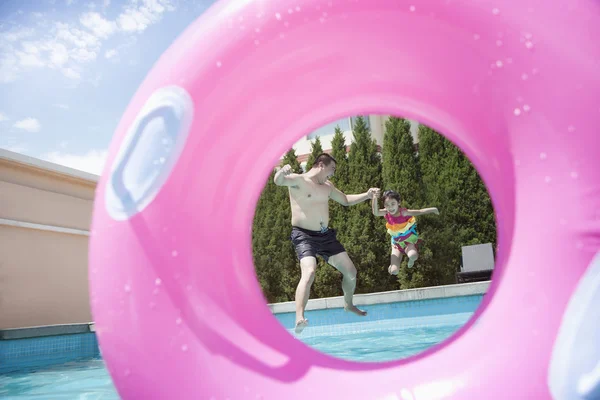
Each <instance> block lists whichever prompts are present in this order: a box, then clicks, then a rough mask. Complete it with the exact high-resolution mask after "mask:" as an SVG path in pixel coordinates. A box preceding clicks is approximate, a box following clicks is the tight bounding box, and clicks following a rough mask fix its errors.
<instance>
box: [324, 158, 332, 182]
mask: <svg viewBox="0 0 600 400" xmlns="http://www.w3.org/2000/svg"><path fill="white" fill-rule="evenodd" d="M323 172H324V173H325V177H326V178H327V179H329V178H331V177H332V176H333V174H335V163H334V162H333V161H332V162H331V163H330V164H329V165H323Z"/></svg>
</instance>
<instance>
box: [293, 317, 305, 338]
mask: <svg viewBox="0 0 600 400" xmlns="http://www.w3.org/2000/svg"><path fill="white" fill-rule="evenodd" d="M307 325H308V320H307V319H300V320H298V321H296V328H295V329H294V332H296V334H297V335H299V334H300V333H302V331H303V330H304V328H306V326H307Z"/></svg>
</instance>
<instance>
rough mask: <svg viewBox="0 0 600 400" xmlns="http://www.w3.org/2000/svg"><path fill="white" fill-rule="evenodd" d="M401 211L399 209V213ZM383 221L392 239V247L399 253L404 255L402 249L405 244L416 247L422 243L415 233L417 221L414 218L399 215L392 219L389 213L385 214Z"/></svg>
mask: <svg viewBox="0 0 600 400" xmlns="http://www.w3.org/2000/svg"><path fill="white" fill-rule="evenodd" d="M402 210H404V209H401V210H400V212H402ZM385 220H386V221H387V222H386V224H385V227H386V228H387V232H388V234H389V235H390V236H391V237H392V239H391V241H392V246H393V247H395V248H397V249H398V250H400V252H401V253H403V254H406V253H405V251H404V249H405V247H406V245H407V244H409V243H413V244H414V245H418V244H419V243H420V242H421V241H422V240H421V239H419V234H418V233H417V219H416V218H415V217H414V216H404V215H402V213H401V214H400V215H399V216H397V217H394V216H393V215H391V214H390V213H386V214H385Z"/></svg>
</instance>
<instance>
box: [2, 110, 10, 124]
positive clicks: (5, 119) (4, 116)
mask: <svg viewBox="0 0 600 400" xmlns="http://www.w3.org/2000/svg"><path fill="white" fill-rule="evenodd" d="M8 119H9V118H8V116H7V115H6V114H4V113H2V112H0V122H2V121H8Z"/></svg>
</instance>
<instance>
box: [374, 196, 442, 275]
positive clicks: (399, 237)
mask: <svg viewBox="0 0 600 400" xmlns="http://www.w3.org/2000/svg"><path fill="white" fill-rule="evenodd" d="M379 195H380V191H379V190H378V191H376V192H375V195H374V196H373V200H372V202H371V206H372V209H373V215H375V216H376V217H385V219H386V221H387V223H386V224H385V226H386V228H387V232H388V233H389V234H390V236H391V237H392V239H391V242H392V255H391V262H390V266H389V268H388V272H389V273H390V274H391V275H398V271H399V270H400V261H402V254H406V255H407V256H408V268H412V266H413V265H414V263H415V261H417V258H419V252H418V251H417V245H418V244H419V243H420V242H421V239H419V234H418V233H417V220H416V219H415V216H417V215H424V214H439V213H440V212H439V211H438V209H437V208H435V207H432V208H423V209H422V210H407V209H406V208H401V207H400V200H401V199H400V195H399V194H398V193H396V192H394V191H393V190H386V191H385V192H384V193H383V206H384V207H385V208H382V209H379V205H378V204H377V199H378V198H379Z"/></svg>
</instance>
